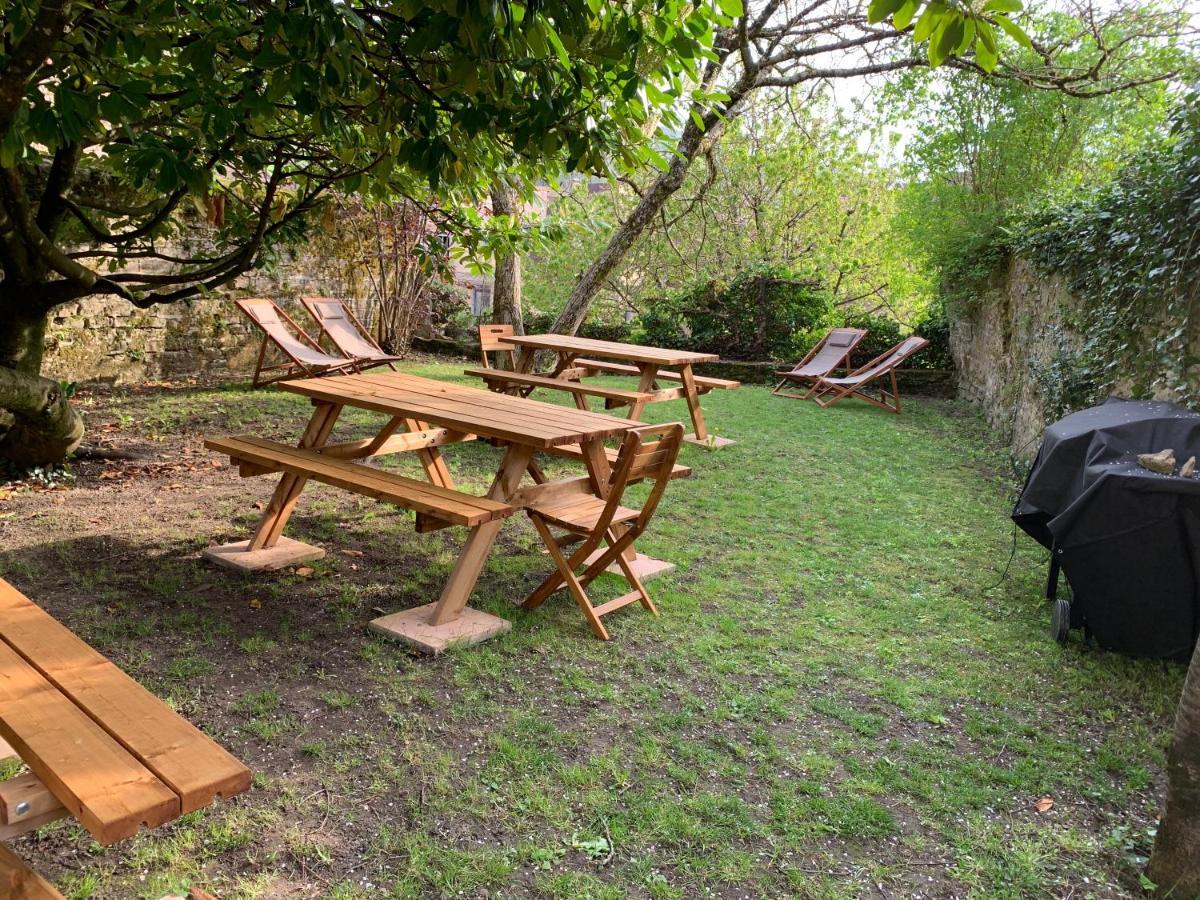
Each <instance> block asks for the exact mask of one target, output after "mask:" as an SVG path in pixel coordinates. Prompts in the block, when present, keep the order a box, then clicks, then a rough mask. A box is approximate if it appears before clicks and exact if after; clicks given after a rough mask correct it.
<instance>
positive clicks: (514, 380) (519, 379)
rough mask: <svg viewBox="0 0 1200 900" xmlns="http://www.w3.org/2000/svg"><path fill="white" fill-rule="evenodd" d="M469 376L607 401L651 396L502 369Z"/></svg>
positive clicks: (473, 371) (472, 371)
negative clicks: (601, 398)
mask: <svg viewBox="0 0 1200 900" xmlns="http://www.w3.org/2000/svg"><path fill="white" fill-rule="evenodd" d="M465 373H466V374H467V375H473V376H475V377H476V378H482V379H483V380H484V381H487V382H489V383H491V382H502V383H505V384H518V385H523V386H526V387H546V388H552V389H554V390H558V391H569V392H571V393H572V394H585V395H587V396H589V397H603V398H604V399H605V400H623V401H625V402H626V403H635V402H637V401H638V400H645V399H646V398H647V397H648V396H649V395H648V394H644V393H642V392H641V391H627V390H623V389H622V388H609V387H603V386H601V385H596V384H584V383H583V382H581V381H568V380H567V379H565V378H550V377H548V376H546V375H526V374H524V373H522V372H507V371H502V370H500V369H466V370H465Z"/></svg>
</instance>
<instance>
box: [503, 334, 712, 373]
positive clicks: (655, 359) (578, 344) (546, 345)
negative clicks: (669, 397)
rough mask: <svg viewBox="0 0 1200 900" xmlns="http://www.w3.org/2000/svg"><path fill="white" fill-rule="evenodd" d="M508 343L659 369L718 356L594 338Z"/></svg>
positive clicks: (521, 338)
mask: <svg viewBox="0 0 1200 900" xmlns="http://www.w3.org/2000/svg"><path fill="white" fill-rule="evenodd" d="M504 340H505V341H507V342H508V343H510V344H518V345H520V346H522V347H533V348H534V349H536V350H555V351H560V352H563V353H580V354H587V355H589V356H599V357H602V358H604V359H621V360H627V361H629V362H640V363H654V364H655V365H660V366H684V365H694V364H695V363H704V362H716V361H717V360H718V359H720V357H719V356H718V355H717V354H715V353H693V352H692V351H690V350H668V349H666V348H664V347H642V346H639V345H638V344H623V343H621V342H619V341H598V340H595V339H593V338H581V337H575V336H574V335H570V334H526V335H514V336H505V338H504Z"/></svg>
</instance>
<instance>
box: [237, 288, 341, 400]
mask: <svg viewBox="0 0 1200 900" xmlns="http://www.w3.org/2000/svg"><path fill="white" fill-rule="evenodd" d="M234 303H236V304H237V308H238V309H240V310H241V311H242V312H243V313H245V315H246V317H247V318H248V319H250V321H251V322H253V323H254V324H255V325H257V326H258V327H259V329H261V331H262V333H263V339H262V347H261V348H260V349H259V351H258V363H257V365H256V366H255V368H254V386H255V387H262V386H263V385H265V384H271V383H273V382H276V381H282V380H283V379H284V378H290V377H292V376H293V375H307V376H308V377H310V378H312V377H316V376H317V375H331V374H335V373H336V374H341V373H345V372H350V371H354V370H355V369H356V368H357V365H356V363H355V362H354V360H352V359H346V358H345V357H341V356H330V355H329V354H328V353H326V352H325V351H324V350H322V349H321V345H320V344H318V343H317V342H316V341H315V340H313V339H312V338H311V337H309V335H308V334H307V333H306V332H305V331H304V329H303V328H301V327H300V326H299V325H297V324H296V323H295V322H294V321H292V317H291V316H289V315H288V314H287V313H285V312H284V311H283V310H282V309H280V308H279V307H278V306H276V305H275V303H274V302H273V301H271V300H267V299H265V298H262V297H251V298H244V299H241V300H235V301H234ZM271 344H274V345H275V348H276V349H277V350H278V351H279V352H280V353H282V354H283V355H284V356H285V357H286V358H287V362H282V363H276V364H273V365H269V366H267V365H264V363H265V362H266V359H267V349H268V348H269V347H270V345H271ZM280 370H282V373H281V374H275V375H272V376H271V377H269V378H264V377H263V375H264V374H266V373H267V372H276V373H279V372H280Z"/></svg>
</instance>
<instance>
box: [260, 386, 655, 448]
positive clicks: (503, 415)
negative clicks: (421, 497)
mask: <svg viewBox="0 0 1200 900" xmlns="http://www.w3.org/2000/svg"><path fill="white" fill-rule="evenodd" d="M279 387H280V388H281V389H283V390H285V391H291V392H293V393H296V394H303V395H305V396H306V397H311V398H313V399H314V400H319V401H323V402H326V403H336V404H339V405H344V406H353V407H357V408H359V409H369V410H375V411H377V412H381V413H386V414H388V415H392V416H403V417H406V418H412V419H418V420H420V421H422V422H427V423H430V424H434V425H440V426H442V427H443V428H452V429H454V430H456V431H465V432H470V433H471V434H476V435H479V436H480V437H487V438H497V439H499V440H504V441H513V442H515V443H520V444H525V445H527V446H530V447H541V448H545V447H558V446H562V445H564V444H578V443H581V442H583V441H593V440H602V439H604V438H608V437H613V436H614V435H618V434H623V433H625V432H626V431H628V430H629V429H630V428H636V427H638V423H636V422H630V421H629V420H627V419H618V418H616V417H615V416H609V415H604V414H603V413H595V412H589V411H586V410H580V409H571V408H570V407H566V406H559V405H557V404H554V403H543V402H542V401H540V400H530V399H529V398H527V397H513V396H510V395H507V394H496V393H493V392H491V391H487V390H483V389H482V388H473V387H466V386H464V385H460V384H453V383H451V382H448V381H438V380H436V379H433V378H423V377H421V376H419V375H406V374H404V373H401V372H382V373H379V374H362V375H334V376H331V377H327V378H305V379H300V380H296V381H284V382H282V383H280V385H279Z"/></svg>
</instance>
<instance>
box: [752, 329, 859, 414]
mask: <svg viewBox="0 0 1200 900" xmlns="http://www.w3.org/2000/svg"><path fill="white" fill-rule="evenodd" d="M866 336H867V332H866V329H864V328H834V329H832V330H831V331H830V332H829V333H828V334H827V335H825V337H824V338H823V339H822V340H820V341H818V342H817V344H816V345H815V346H814V347H813V348H812V349H811V350H809V351H808V355H807V356H805V357H804V359H802V360H800V362H798V363H796V364H795V365H794V366H792V367H791V368H790V369H788V370H786V371H781V372H776V373H775V375H776V377H778V378H780V379H782V380H781V381H780V382H779V384H777V385H775V390H773V391H771V393H772V394H778V395H779V396H780V397H794V398H796V399H799V400H806V399H808V397H810V396H811V395H812V392H813V391H814V390H816V387H817V379H818V378H823V377H824V376H826V375H830V374H831V373H832V372H833V370H834V369H836V368H838V367H839V366H846V368H849V365H848V364H847V362H848V360H849V358H850V353H851V352H852V351H853V350H854V348H855V347H857V346H858V343H859V341H861V340H862V339H863V338H864V337H866ZM791 384H798V385H807V386H808V387H807V389H806V390H805V391H804V393H797V392H796V391H794V390H784V388H785V387H786V386H788V385H791Z"/></svg>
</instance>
